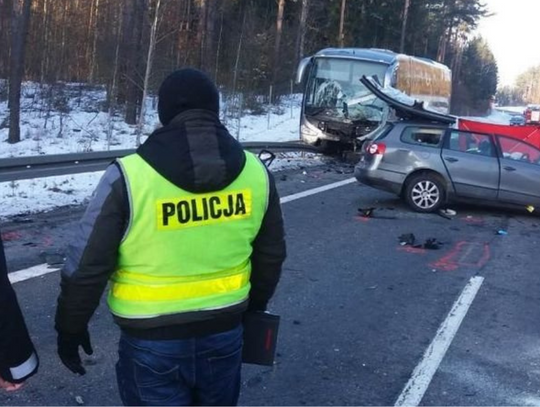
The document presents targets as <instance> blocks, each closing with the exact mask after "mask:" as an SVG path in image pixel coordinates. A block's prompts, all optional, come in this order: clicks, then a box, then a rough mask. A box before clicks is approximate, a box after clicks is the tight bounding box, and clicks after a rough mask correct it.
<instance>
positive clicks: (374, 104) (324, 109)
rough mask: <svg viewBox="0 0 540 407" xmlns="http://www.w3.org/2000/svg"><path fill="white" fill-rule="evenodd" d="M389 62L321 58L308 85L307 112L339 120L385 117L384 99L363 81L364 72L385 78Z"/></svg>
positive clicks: (314, 67) (369, 119) (312, 72)
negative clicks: (376, 94) (378, 96)
mask: <svg viewBox="0 0 540 407" xmlns="http://www.w3.org/2000/svg"><path fill="white" fill-rule="evenodd" d="M387 69H388V65H386V64H383V63H378V62H369V61H361V60H352V59H337V58H317V59H315V61H314V66H313V67H312V69H311V73H310V77H309V80H308V84H307V89H306V97H305V114H306V115H308V116H324V117H327V118H328V119H333V120H338V121H350V122H356V121H365V120H368V121H381V120H382V117H383V111H384V110H385V109H386V105H385V103H384V102H382V101H381V100H379V99H378V98H376V97H375V95H373V94H372V93H371V92H370V91H369V90H368V89H367V88H366V87H365V86H364V85H362V83H361V82H360V78H361V77H362V75H366V76H371V75H377V77H378V78H379V80H380V81H384V78H385V74H386V70H387Z"/></svg>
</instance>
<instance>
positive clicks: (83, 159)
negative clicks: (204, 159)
mask: <svg viewBox="0 0 540 407" xmlns="http://www.w3.org/2000/svg"><path fill="white" fill-rule="evenodd" d="M242 147H244V149H246V150H258V151H263V150H268V151H272V152H277V151H279V152H293V151H307V152H312V153H320V152H321V150H320V149H319V148H318V147H315V146H310V145H307V144H302V143H298V142H294V143H273V142H247V143H242ZM134 152H135V150H112V151H100V152H91V153H77V154H55V155H43V156H31V157H20V158H3V159H0V182H6V181H18V180H23V179H32V178H42V177H51V176H56V175H70V174H80V173H84V172H95V171H102V170H104V169H105V168H107V166H108V165H109V164H110V163H111V162H112V161H114V160H116V159H117V158H121V157H124V156H126V155H128V154H132V153H134Z"/></svg>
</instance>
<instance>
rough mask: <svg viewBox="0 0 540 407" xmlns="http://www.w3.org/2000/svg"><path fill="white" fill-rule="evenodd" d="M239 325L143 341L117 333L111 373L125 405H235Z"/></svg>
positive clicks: (238, 371) (237, 376)
mask: <svg viewBox="0 0 540 407" xmlns="http://www.w3.org/2000/svg"><path fill="white" fill-rule="evenodd" d="M242 331H243V330H242V326H241V325H240V326H238V327H237V328H235V329H233V330H230V331H227V332H222V333H218V334H214V335H209V336H205V337H202V338H192V339H178V340H165V341H162V340H160V341H154V340H143V339H137V338H134V337H132V336H129V335H127V334H125V333H122V336H121V338H120V343H119V349H118V354H119V359H118V363H117V364H116V377H117V380H118V388H119V390H120V397H121V399H122V402H123V403H124V405H126V406H133V405H140V406H152V405H160V406H182V405H207V406H212V405H214V406H218V405H227V406H235V405H236V404H237V403H238V396H239V394H240V370H241V364H242Z"/></svg>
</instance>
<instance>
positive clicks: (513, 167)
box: [355, 78, 540, 212]
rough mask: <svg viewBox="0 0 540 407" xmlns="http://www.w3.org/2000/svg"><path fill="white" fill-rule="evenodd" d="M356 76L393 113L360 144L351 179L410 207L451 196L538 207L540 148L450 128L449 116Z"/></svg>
mask: <svg viewBox="0 0 540 407" xmlns="http://www.w3.org/2000/svg"><path fill="white" fill-rule="evenodd" d="M362 82H363V83H365V84H366V86H368V85H369V86H368V87H370V88H371V89H370V90H372V91H373V92H374V93H375V94H376V95H377V96H378V97H380V98H381V99H383V100H384V101H385V102H387V103H388V104H389V105H390V106H391V107H392V108H394V109H395V110H396V113H397V115H398V116H400V117H401V120H396V121H395V122H393V123H392V122H388V123H386V124H385V125H383V126H381V127H380V128H379V129H377V130H376V131H375V132H374V133H372V134H371V135H370V139H369V140H367V141H366V142H365V143H364V144H363V146H362V154H361V157H360V161H359V163H358V164H357V165H356V168H355V177H356V179H357V180H358V181H360V182H361V183H363V184H366V185H369V186H372V187H375V188H378V189H382V190H386V191H389V192H392V193H395V194H397V195H399V196H401V197H402V198H403V199H404V200H405V201H406V202H407V203H408V204H409V205H410V206H411V207H412V208H413V209H414V210H415V211H418V212H433V211H436V210H438V209H440V208H441V206H444V205H446V204H447V203H449V202H452V201H465V202H469V203H474V204H488V205H503V206H511V207H513V206H518V207H520V208H525V207H537V208H540V149H538V148H536V147H535V146H533V145H532V144H529V143H527V142H525V141H522V140H517V139H514V138H510V137H506V136H502V135H493V134H481V133H475V132H470V131H464V130H459V129H455V128H452V127H451V126H450V124H451V123H452V122H454V121H455V118H453V117H451V116H441V115H434V114H433V113H431V112H428V111H426V110H424V109H422V107H421V106H407V105H405V104H403V103H401V102H399V101H396V100H392V99H391V98H389V97H388V96H387V95H385V94H384V93H382V92H381V89H379V88H378V87H377V86H376V84H375V83H373V82H369V81H368V80H366V79H365V78H363V79H362ZM529 209H532V208H529Z"/></svg>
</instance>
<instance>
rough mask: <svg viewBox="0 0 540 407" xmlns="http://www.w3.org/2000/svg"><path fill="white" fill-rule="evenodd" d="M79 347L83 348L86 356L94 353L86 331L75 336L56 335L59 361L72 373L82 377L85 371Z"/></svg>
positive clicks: (67, 334) (60, 333)
mask: <svg viewBox="0 0 540 407" xmlns="http://www.w3.org/2000/svg"><path fill="white" fill-rule="evenodd" d="M79 346H81V347H82V348H83V350H84V352H85V353H86V354H87V355H91V354H92V353H94V351H93V350H92V345H91V344H90V335H89V333H88V331H84V332H81V333H77V334H72V333H62V332H59V333H58V356H60V360H61V361H62V363H63V364H64V366H66V367H67V368H68V369H69V370H71V371H72V372H73V373H77V374H80V375H84V374H85V373H86V370H85V369H84V367H83V366H82V362H81V357H80V356H79Z"/></svg>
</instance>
